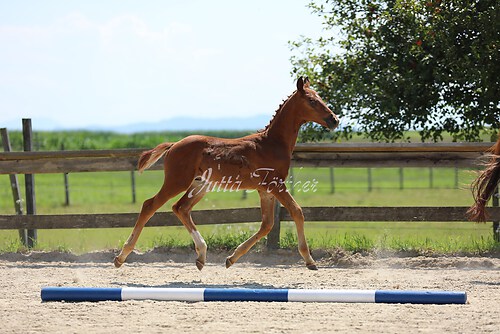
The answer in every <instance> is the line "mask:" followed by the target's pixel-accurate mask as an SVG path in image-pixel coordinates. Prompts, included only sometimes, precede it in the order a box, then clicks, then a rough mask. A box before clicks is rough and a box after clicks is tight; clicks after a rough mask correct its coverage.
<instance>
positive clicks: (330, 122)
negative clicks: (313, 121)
mask: <svg viewBox="0 0 500 334" xmlns="http://www.w3.org/2000/svg"><path fill="white" fill-rule="evenodd" d="M325 122H326V125H327V126H328V128H329V129H330V130H333V129H335V128H336V127H337V126H338V125H339V120H338V118H337V117H335V116H334V115H330V116H328V117H326V118H325Z"/></svg>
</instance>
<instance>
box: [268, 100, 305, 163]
mask: <svg viewBox="0 0 500 334" xmlns="http://www.w3.org/2000/svg"><path fill="white" fill-rule="evenodd" d="M294 97H295V94H294V95H292V96H291V97H290V98H289V99H288V100H287V101H285V102H284V103H283V105H282V106H281V108H280V109H279V110H278V111H277V113H276V115H275V116H274V118H273V120H272V121H271V123H270V124H269V126H268V128H267V131H266V134H267V139H268V140H271V141H273V142H275V143H278V144H280V145H283V146H285V147H286V149H287V150H289V152H290V153H292V151H293V149H294V148H295V143H296V142H297V136H298V135H299V130H300V127H301V125H302V124H304V123H305V122H304V121H303V120H302V119H300V117H299V112H298V110H296V109H297V106H296V104H295V103H294V101H293V100H294Z"/></svg>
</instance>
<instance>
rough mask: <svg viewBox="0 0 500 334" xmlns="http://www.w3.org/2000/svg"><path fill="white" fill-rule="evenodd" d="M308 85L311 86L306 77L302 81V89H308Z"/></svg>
mask: <svg viewBox="0 0 500 334" xmlns="http://www.w3.org/2000/svg"><path fill="white" fill-rule="evenodd" d="M310 85H311V82H310V81H309V78H308V77H306V78H305V79H304V88H309V86H310Z"/></svg>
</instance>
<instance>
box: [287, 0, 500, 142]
mask: <svg viewBox="0 0 500 334" xmlns="http://www.w3.org/2000/svg"><path fill="white" fill-rule="evenodd" d="M309 7H310V8H311V9H312V11H313V13H315V14H317V15H320V16H322V17H323V20H324V22H323V23H324V27H325V35H327V36H323V37H321V38H319V39H316V40H313V39H311V38H307V37H302V39H301V40H299V41H295V42H290V46H291V49H292V50H293V51H296V52H298V53H299V54H298V55H297V54H296V55H294V56H293V57H292V58H291V61H292V65H293V73H294V74H295V75H299V74H300V75H307V76H309V77H310V79H311V81H312V82H313V83H315V84H316V87H315V88H316V89H317V91H318V93H319V94H320V95H321V96H322V97H323V98H325V100H326V102H327V103H328V104H329V106H331V108H332V110H333V111H334V112H335V113H337V114H338V115H339V116H340V117H341V118H343V119H344V120H347V123H346V124H344V126H343V128H342V131H341V132H340V135H341V136H344V137H351V136H352V133H353V132H357V131H360V132H364V133H365V135H366V136H367V137H368V138H370V139H372V140H376V141H395V140H405V139H407V138H405V132H406V131H408V130H418V131H419V133H420V136H421V139H422V140H423V141H424V140H433V141H438V140H442V139H443V137H442V135H443V133H445V132H448V133H450V134H451V135H452V137H453V139H454V140H466V141H473V140H479V137H480V135H481V131H486V132H488V133H491V134H493V133H495V132H496V130H497V128H498V125H499V124H498V123H499V121H500V85H499V81H500V4H499V2H498V0H447V1H441V0H427V1H421V0H324V1H320V0H317V1H314V2H312V3H310V4H309ZM339 28H340V30H341V33H340V34H339V33H336V32H337V29H339ZM311 126H312V125H309V129H310V127H311ZM308 134H309V135H310V134H311V131H308V129H307V128H306V131H305V136H306V137H307V135H308Z"/></svg>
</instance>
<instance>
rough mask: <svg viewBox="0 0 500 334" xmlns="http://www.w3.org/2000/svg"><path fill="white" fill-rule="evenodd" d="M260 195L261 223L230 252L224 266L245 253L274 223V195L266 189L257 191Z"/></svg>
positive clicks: (227, 266) (227, 265) (231, 263)
mask: <svg viewBox="0 0 500 334" xmlns="http://www.w3.org/2000/svg"><path fill="white" fill-rule="evenodd" d="M259 195H260V208H261V211H262V224H261V225H260V228H259V230H258V231H257V233H255V234H254V235H252V236H251V237H250V238H248V239H247V240H246V241H244V242H243V243H242V244H241V245H239V246H238V247H237V248H236V249H235V250H234V252H233V254H231V256H228V257H227V258H226V268H229V267H230V266H232V265H233V264H234V263H235V262H236V261H238V259H239V258H240V257H241V256H242V255H244V254H246V253H247V252H248V251H249V250H250V248H252V247H253V245H255V244H256V243H257V241H259V240H260V239H261V238H263V237H264V236H266V235H268V234H269V232H270V231H271V229H272V228H273V225H274V201H275V199H274V196H273V195H271V194H269V193H267V192H266V191H259Z"/></svg>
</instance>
